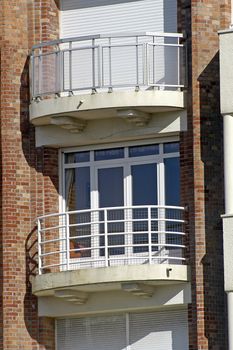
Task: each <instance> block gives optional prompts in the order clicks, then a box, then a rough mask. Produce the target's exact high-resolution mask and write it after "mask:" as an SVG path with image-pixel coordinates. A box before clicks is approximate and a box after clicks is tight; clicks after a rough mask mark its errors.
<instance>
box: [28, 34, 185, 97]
mask: <svg viewBox="0 0 233 350" xmlns="http://www.w3.org/2000/svg"><path fill="white" fill-rule="evenodd" d="M181 37H182V35H179V34H175V33H171V34H169V33H164V34H161V33H152V32H151V33H150V32H149V33H146V32H144V33H142V32H141V33H140V32H138V33H134V34H133V33H123V32H122V33H120V34H114V35H97V36H88V37H79V38H71V39H69V40H68V39H67V40H66V39H65V40H60V41H55V42H51V43H47V44H46V43H42V44H41V45H36V46H35V47H34V48H33V51H32V73H31V75H32V77H31V80H32V89H31V90H32V97H37V96H40V95H46V94H52V93H57V94H58V93H61V92H71V91H72V92H73V91H83V90H92V91H93V92H94V91H96V89H106V88H108V89H112V88H127V89H128V88H130V87H135V88H138V87H139V86H140V87H144V88H148V87H149V86H150V87H155V86H157V87H160V88H163V89H167V88H182V87H183V86H184V76H183V75H182V74H181V73H180V72H181V71H183V68H184V67H183V64H182V62H181V61H180V59H178V55H179V52H181V53H182V52H183V44H181V43H180V39H181ZM178 64H179V67H178Z"/></svg>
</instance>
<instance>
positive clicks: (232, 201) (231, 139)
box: [223, 114, 233, 350]
mask: <svg viewBox="0 0 233 350" xmlns="http://www.w3.org/2000/svg"><path fill="white" fill-rule="evenodd" d="M223 123H224V186H225V215H233V115H230V114H228V115H224V116H223ZM226 234H227V232H224V237H223V239H224V241H225V242H224V246H225V247H226V245H228V243H229V242H228V239H227V236H226ZM228 253H229V252H227V249H224V260H225V267H226V269H227V264H226V259H228V257H227V256H226V255H228ZM226 278H228V277H227V273H226V270H225V279H226ZM225 285H226V281H225ZM227 303H228V305H227V309H228V342H229V350H233V292H231V291H228V292H227Z"/></svg>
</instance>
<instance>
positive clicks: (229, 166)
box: [223, 114, 233, 214]
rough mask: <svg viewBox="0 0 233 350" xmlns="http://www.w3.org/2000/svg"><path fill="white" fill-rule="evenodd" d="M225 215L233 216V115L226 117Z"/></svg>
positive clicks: (224, 119)
mask: <svg viewBox="0 0 233 350" xmlns="http://www.w3.org/2000/svg"><path fill="white" fill-rule="evenodd" d="M223 123H224V127H223V128H224V129H223V130H224V187H225V214H233V115H230V114H229V115H224V117H223Z"/></svg>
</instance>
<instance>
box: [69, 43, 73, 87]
mask: <svg viewBox="0 0 233 350" xmlns="http://www.w3.org/2000/svg"><path fill="white" fill-rule="evenodd" d="M72 65H73V62H72V41H70V42H69V92H70V93H72V91H73V83H72Z"/></svg>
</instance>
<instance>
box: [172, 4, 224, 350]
mask: <svg viewBox="0 0 233 350" xmlns="http://www.w3.org/2000/svg"><path fill="white" fill-rule="evenodd" d="M179 23H180V29H181V30H183V31H185V32H186V35H187V49H188V82H189V87H188V91H187V94H188V96H187V101H188V132H185V133H183V134H182V135H181V167H182V185H181V188H182V198H183V203H184V204H185V205H188V208H189V219H188V221H189V252H188V254H189V259H190V260H189V261H190V265H191V270H192V272H191V284H192V304H191V305H190V306H189V342H190V350H196V349H201V350H204V349H205V350H207V349H216V350H217V349H218V350H220V349H222V350H224V349H227V325H226V323H227V312H226V300H225V293H224V282H223V242H222V225H221V218H220V215H221V214H222V213H223V212H224V198H223V193H224V189H223V145H222V117H221V115H220V106H219V59H218V47H219V43H218V34H217V33H218V30H220V29H222V28H227V27H228V26H229V24H230V1H223V2H221V1H219V0H211V1H210V0H209V1H202V0H200V1H182V0H181V1H179Z"/></svg>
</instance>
